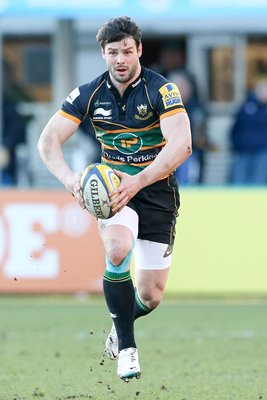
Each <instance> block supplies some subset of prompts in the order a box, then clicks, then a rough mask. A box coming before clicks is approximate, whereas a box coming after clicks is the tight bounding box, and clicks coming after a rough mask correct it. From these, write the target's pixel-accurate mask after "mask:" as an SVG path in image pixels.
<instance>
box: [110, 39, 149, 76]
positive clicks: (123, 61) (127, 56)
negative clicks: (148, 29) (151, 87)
mask: <svg viewBox="0 0 267 400" xmlns="http://www.w3.org/2000/svg"><path fill="white" fill-rule="evenodd" d="M102 54H103V58H104V60H105V61H106V64H107V67H108V70H109V73H110V75H111V78H113V80H115V81H116V82H119V83H127V82H130V81H131V80H134V79H135V78H136V74H137V73H139V71H138V67H139V57H140V56H141V54H142V45H141V44H140V46H139V47H138V48H137V47H136V43H135V41H134V39H133V38H131V37H128V38H125V39H123V40H121V41H119V42H112V43H108V44H107V45H106V46H105V49H104V50H103V51H102Z"/></svg>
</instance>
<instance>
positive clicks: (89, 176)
mask: <svg viewBox="0 0 267 400" xmlns="http://www.w3.org/2000/svg"><path fill="white" fill-rule="evenodd" d="M119 184H120V178H119V177H118V176H117V175H116V174H115V172H114V171H113V169H112V168H110V167H108V166H107V165H105V164H100V163H94V164H91V165H89V166H88V167H87V168H86V169H85V170H84V172H83V174H82V176H81V188H82V195H83V199H84V203H85V208H86V209H87V210H88V211H89V213H90V214H91V215H93V216H94V217H97V218H101V219H108V218H110V217H112V209H111V207H109V205H108V203H109V202H110V198H109V193H110V192H111V191H112V190H113V189H115V188H117V187H118V186H119Z"/></svg>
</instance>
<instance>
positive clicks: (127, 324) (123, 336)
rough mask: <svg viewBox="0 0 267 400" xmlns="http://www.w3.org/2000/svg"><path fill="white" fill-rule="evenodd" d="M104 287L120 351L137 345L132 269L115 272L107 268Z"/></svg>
mask: <svg viewBox="0 0 267 400" xmlns="http://www.w3.org/2000/svg"><path fill="white" fill-rule="evenodd" d="M103 289H104V294H105V299H106V303H107V306H108V309H109V312H110V315H111V317H112V319H113V322H114V324H115V328H116V331H117V335H118V340H119V351H120V350H122V349H126V348H128V347H136V343H135V339H134V302H135V297H134V287H133V282H132V279H131V276H130V271H127V272H122V273H115V272H110V271H107V270H105V272H104V279H103Z"/></svg>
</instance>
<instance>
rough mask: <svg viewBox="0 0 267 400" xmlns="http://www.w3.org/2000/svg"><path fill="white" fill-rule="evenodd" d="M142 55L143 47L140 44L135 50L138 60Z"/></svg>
mask: <svg viewBox="0 0 267 400" xmlns="http://www.w3.org/2000/svg"><path fill="white" fill-rule="evenodd" d="M142 53H143V45H142V43H140V44H139V46H138V48H137V54H138V57H139V58H140V57H141V55H142Z"/></svg>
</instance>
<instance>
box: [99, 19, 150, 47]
mask: <svg viewBox="0 0 267 400" xmlns="http://www.w3.org/2000/svg"><path fill="white" fill-rule="evenodd" d="M126 37H132V38H133V39H134V41H135V43H136V47H138V46H139V45H140V43H141V38H142V32H141V29H140V28H139V27H138V26H137V24H136V23H135V22H134V21H132V20H131V18H130V17H118V18H111V19H110V20H109V21H108V22H106V23H105V24H104V25H103V26H102V28H100V29H99V31H98V33H97V35H96V40H97V41H98V42H99V43H100V46H101V47H102V49H104V48H105V46H106V44H108V43H112V42H119V41H120V40H122V39H124V38H126Z"/></svg>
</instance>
